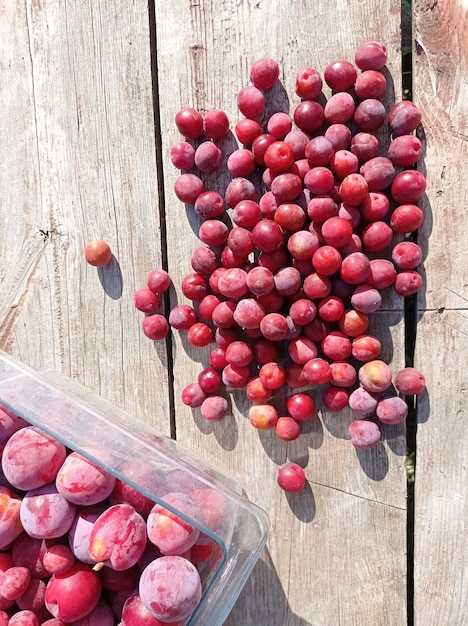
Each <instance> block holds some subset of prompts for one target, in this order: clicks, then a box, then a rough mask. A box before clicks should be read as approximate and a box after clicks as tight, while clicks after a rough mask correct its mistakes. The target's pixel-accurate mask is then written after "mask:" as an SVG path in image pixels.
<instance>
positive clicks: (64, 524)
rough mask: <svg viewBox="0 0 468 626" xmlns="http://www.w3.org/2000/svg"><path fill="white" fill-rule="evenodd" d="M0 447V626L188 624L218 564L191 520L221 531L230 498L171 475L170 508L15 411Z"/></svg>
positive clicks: (1, 421)
mask: <svg viewBox="0 0 468 626" xmlns="http://www.w3.org/2000/svg"><path fill="white" fill-rule="evenodd" d="M0 442H1V445H2V455H1V475H0V479H1V480H0V624H5V625H8V626H9V625H10V624H21V625H22V626H40V625H44V626H45V625H48V626H62V625H64V624H73V625H75V626H85V625H86V626H115V624H119V625H121V626H136V625H141V624H143V625H147V626H164V624H172V625H173V626H174V625H176V626H182V625H183V624H185V623H186V622H187V620H188V618H189V617H190V615H191V614H192V613H193V611H194V609H195V608H196V606H197V605H198V603H199V601H200V598H201V594H202V587H203V584H204V583H203V582H202V581H203V579H204V577H205V578H206V575H207V574H206V572H209V571H210V570H211V571H212V569H213V568H214V567H215V566H216V564H217V563H218V562H219V559H220V556H221V555H220V551H221V548H220V547H219V545H218V544H217V543H216V542H215V541H214V540H213V539H211V538H210V537H208V535H207V534H205V533H204V532H203V531H202V530H201V529H200V528H198V526H196V525H195V523H196V522H195V521H194V523H193V525H192V523H190V521H188V520H197V521H198V522H199V523H200V524H201V528H211V529H212V530H213V532H215V531H216V530H217V529H219V528H220V527H221V525H223V524H225V523H226V516H227V512H226V507H227V505H226V502H225V500H224V497H223V496H222V494H220V493H219V492H217V491H214V490H213V489H211V488H208V487H207V488H194V487H193V486H187V485H185V488H187V492H185V491H184V492H182V491H181V489H182V485H181V480H180V477H174V478H172V477H171V476H170V472H168V473H167V475H165V476H164V480H163V477H161V481H160V482H161V484H160V495H161V497H163V498H164V500H165V501H167V503H168V504H169V505H170V506H172V509H171V510H169V509H166V508H165V507H164V506H163V505H161V504H159V503H156V502H154V501H153V500H150V499H149V498H147V497H146V496H144V495H143V494H142V493H140V492H139V491H137V490H136V489H134V488H133V487H131V486H130V485H129V484H127V483H124V482H123V481H121V480H120V479H118V478H116V477H115V476H113V475H111V474H110V473H108V472H106V471H105V470H104V469H102V468H101V467H100V466H98V465H96V464H94V463H93V462H91V461H90V460H88V459H87V458H85V457H84V456H82V455H80V454H78V453H77V452H71V451H70V450H69V449H67V448H65V446H64V445H63V444H62V443H61V442H59V441H57V440H55V439H53V438H52V437H50V436H49V435H48V434H46V433H45V432H43V431H41V430H40V429H38V428H36V427H34V426H31V425H30V424H29V423H28V422H26V421H25V420H23V419H22V418H21V417H19V416H18V415H16V414H15V413H13V412H12V411H11V410H9V409H8V408H6V407H0ZM173 510H176V511H178V512H179V513H180V515H177V514H175V513H173V512H172V511H173ZM182 516H183V519H182ZM200 567H203V568H204V571H205V574H204V575H203V576H202V575H201V573H200V571H199V570H200Z"/></svg>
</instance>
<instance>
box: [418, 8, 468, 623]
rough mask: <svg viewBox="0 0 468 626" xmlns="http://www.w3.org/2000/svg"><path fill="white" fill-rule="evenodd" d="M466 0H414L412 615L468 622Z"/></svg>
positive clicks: (427, 620)
mask: <svg viewBox="0 0 468 626" xmlns="http://www.w3.org/2000/svg"><path fill="white" fill-rule="evenodd" d="M467 18H468V4H467V3H466V2H465V1H462V0H456V1H455V2H450V1H447V0H446V1H441V2H436V3H434V2H425V1H417V2H415V3H414V26H415V30H414V35H415V41H414V46H415V52H414V76H415V79H414V100H415V102H416V103H417V104H418V106H419V107H420V108H421V110H422V113H423V123H422V127H423V131H422V137H423V138H424V140H425V146H426V151H425V156H424V164H423V167H424V171H425V172H426V173H427V181H428V185H427V194H426V197H425V198H424V200H423V203H422V206H423V209H424V211H425V214H426V219H425V222H424V224H423V227H422V229H421V232H420V235H419V239H420V242H421V245H422V246H423V248H424V250H425V260H424V272H425V279H426V280H425V288H426V289H425V292H424V293H423V294H422V296H421V297H420V298H419V308H420V321H419V324H418V329H417V344H416V364H417V366H418V367H419V368H420V369H421V370H422V371H423V372H424V374H425V376H426V382H427V393H424V395H423V397H422V398H421V399H420V401H419V408H418V430H417V456H416V459H417V461H416V483H415V484H416V487H415V494H416V498H415V547H414V587H415V589H414V611H415V622H414V623H415V625H416V626H421V625H422V624H449V623H450V624H464V623H465V622H466V615H467V611H468V596H467V593H466V562H467V557H468V554H467V543H468V534H467V527H466V520H467V519H468V490H467V484H468V483H467V467H468V438H467V430H466V427H465V418H466V415H467V409H468V404H467V398H466V389H467V387H468V377H467V373H466V366H465V362H466V353H467V348H468V345H467V336H468V325H467V295H468V294H467V285H468V280H467V269H466V259H465V257H466V243H465V235H464V233H465V232H466V228H467V225H468V221H467V216H466V210H465V209H466V204H467V187H466V184H465V171H466V166H467V164H468V151H467V144H466V139H467V137H468V118H467V113H466V98H467V95H468V93H467V75H468V55H467V43H468V27H467Z"/></svg>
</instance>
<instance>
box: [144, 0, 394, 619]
mask: <svg viewBox="0 0 468 626" xmlns="http://www.w3.org/2000/svg"><path fill="white" fill-rule="evenodd" d="M156 23H157V44H158V48H157V50H158V69H159V73H158V81H159V93H160V108H161V132H162V140H163V166H164V172H165V196H166V220H167V226H168V232H169V233H174V232H177V237H170V238H169V241H168V262H169V267H170V271H171V274H172V277H173V281H174V284H175V285H176V287H177V286H180V283H181V281H182V279H183V277H184V276H185V275H186V274H188V273H190V272H191V271H192V270H191V267H190V257H191V255H192V252H193V251H194V249H195V248H196V247H198V245H200V244H199V240H198V239H197V232H198V226H199V222H197V219H196V218H195V217H194V216H193V213H190V210H189V209H188V210H187V213H188V215H187V214H186V209H185V207H184V206H183V205H181V203H180V202H178V200H177V199H176V197H175V195H174V193H173V184H174V181H175V179H176V177H177V175H178V172H177V171H176V170H175V169H174V168H173V167H172V165H171V163H170V160H169V158H168V155H169V150H170V146H171V144H172V143H173V142H174V141H176V140H179V139H180V135H179V134H178V133H177V130H176V128H175V124H174V116H175V114H176V112H177V110H178V109H180V108H182V107H185V106H193V107H195V108H197V109H199V110H200V111H201V112H206V111H207V110H209V109H212V108H216V107H220V108H223V109H224V110H225V111H226V112H227V113H228V116H229V118H230V120H231V128H233V127H234V125H235V123H236V122H237V121H238V119H240V116H239V114H238V112H237V110H236V96H237V92H238V91H239V89H240V88H241V87H243V86H244V85H246V84H248V78H249V68H250V65H251V64H252V63H253V61H255V60H256V59H257V58H259V57H262V56H272V57H274V58H276V59H277V60H278V61H279V62H280V65H281V74H280V80H281V84H282V87H278V88H276V89H275V90H274V95H275V97H276V98H277V99H278V100H277V102H278V101H279V102H280V103H281V105H280V106H281V107H283V109H284V110H287V111H292V109H293V107H294V106H295V105H296V104H297V103H298V101H299V100H298V98H297V97H296V96H295V94H294V79H295V73H296V71H297V70H298V69H299V68H300V67H302V66H304V65H312V66H314V67H316V68H317V69H318V70H319V71H321V72H323V70H324V68H325V66H326V64H327V63H328V62H329V61H331V60H332V59H334V58H339V57H344V58H350V59H352V58H353V51H354V50H355V49H356V47H357V46H358V45H359V43H361V42H363V41H365V40H366V39H370V38H376V37H379V38H382V39H385V40H386V42H387V44H388V47H389V63H388V68H389V72H390V74H389V78H390V76H393V77H394V81H393V82H392V81H391V80H390V91H392V90H394V96H395V97H396V98H399V97H400V93H401V86H400V75H401V74H400V47H401V33H400V3H399V2H389V3H385V5H382V4H381V3H376V2H372V1H365V2H359V3H349V2H341V1H339V2H337V3H335V5H334V6H333V10H332V11H331V10H330V5H329V3H325V2H314V3H298V2H292V1H291V2H270V3H266V2H254V1H253V0H252V1H246V2H241V3H239V2H234V1H233V0H226V1H225V2H222V3H214V2H209V1H208V0H200V1H197V2H195V1H190V2H188V1H182V0H171V1H167V0H164V1H163V0H158V1H157V2H156ZM325 91H326V90H325ZM327 95H329V94H328V93H327ZM235 147H237V143H236V142H235V140H234V138H233V137H231V138H228V139H227V140H225V141H224V142H223V149H224V150H225V151H226V152H227V153H229V152H230V151H232V150H233V149H234V148H235ZM228 181H229V176H226V175H223V174H222V173H221V174H216V176H210V177H209V178H208V179H207V185H208V187H209V188H216V189H221V190H223V189H224V188H225V186H226V184H227V182H228ZM213 186H214V187H213ZM176 302H188V301H187V300H186V299H185V298H184V297H183V295H181V292H180V289H178V288H177V290H176V293H173V300H172V303H173V304H175V303H176ZM390 306H392V307H393V310H391V311H389V312H387V313H384V312H382V313H381V314H380V315H379V316H375V318H374V319H375V321H374V324H375V328H376V329H377V334H379V335H380V336H383V337H384V338H385V345H386V351H388V352H391V350H392V343H393V362H392V367H394V369H395V370H397V369H398V368H399V367H401V365H402V363H403V362H404V355H403V335H402V329H403V325H402V321H401V320H402V303H401V302H399V301H395V300H391V301H390ZM208 353H209V348H206V349H203V350H200V349H198V350H194V349H193V348H191V346H190V345H189V344H188V342H187V341H186V338H185V337H184V336H183V335H179V334H175V335H174V368H175V369H174V372H175V386H174V389H175V398H176V426H177V438H178V440H180V441H181V442H182V443H184V444H185V445H188V446H190V447H191V448H192V449H194V450H196V451H198V452H199V453H200V454H201V455H202V456H204V457H205V458H208V459H210V460H211V461H212V462H213V461H214V463H215V464H216V466H218V467H219V468H220V469H222V470H224V471H226V472H228V473H230V474H232V475H233V476H234V477H236V478H237V479H238V480H239V482H240V483H241V485H242V487H243V488H244V489H245V491H246V492H247V494H248V495H249V496H250V497H251V498H252V499H253V500H254V501H255V502H257V503H258V504H260V505H261V506H263V507H264V508H265V509H266V510H267V511H268V513H269V515H270V517H271V520H272V532H271V536H270V539H269V542H268V550H267V551H266V552H265V554H264V557H263V560H262V562H261V563H259V565H258V567H256V568H255V570H254V574H253V577H252V579H251V580H250V581H249V583H248V587H247V589H246V591H245V593H243V594H242V597H241V598H240V600H239V602H238V603H237V604H236V606H235V608H234V610H233V612H232V613H231V616H230V617H229V618H228V620H227V624H229V625H234V624H241V623H242V624H266V623H268V624H270V623H272V624H275V625H278V626H279V625H280V624H281V625H282V626H283V625H284V626H286V625H287V626H306V625H311V624H313V625H314V626H315V625H317V626H320V625H325V624H327V625H328V624H330V625H332V624H333V625H335V624H346V625H348V624H362V623H372V624H376V625H377V624H394V625H395V626H396V625H398V626H400V625H401V624H403V623H404V622H405V620H406V584H405V580H406V556H405V546H406V500H405V493H406V491H405V471H404V455H405V436H404V429H403V428H399V429H393V432H390V431H389V432H388V434H387V435H386V440H385V441H384V443H383V444H382V446H381V447H379V449H378V450H377V451H375V452H372V453H370V454H363V455H356V452H355V450H354V449H353V448H352V446H351V445H350V442H349V440H348V436H347V433H346V429H347V426H348V424H349V421H350V416H346V415H342V416H332V415H329V414H327V413H324V414H322V413H321V414H320V416H319V417H317V418H315V419H314V420H313V421H311V422H310V423H309V424H307V425H306V427H305V429H304V430H305V432H304V433H303V434H302V435H301V437H300V438H299V439H298V440H297V441H295V442H293V443H291V444H289V445H286V444H285V443H284V442H280V441H279V440H278V439H277V438H276V437H275V435H274V433H272V432H271V431H268V432H255V431H254V430H253V429H252V427H251V426H250V424H249V423H248V420H247V419H246V414H247V410H248V406H249V404H248V402H246V401H245V399H244V394H243V392H235V393H234V394H233V395H232V399H233V403H232V404H233V415H232V416H230V417H228V418H226V420H225V421H224V422H222V423H216V424H211V423H208V422H206V421H205V420H204V419H203V418H202V417H201V416H200V414H199V413H198V412H197V411H193V412H192V411H191V410H188V409H187V408H186V407H184V406H183V405H182V404H181V403H180V400H179V398H180V393H181V391H182V389H183V387H184V386H185V385H186V384H188V383H190V382H192V381H193V380H196V377H197V376H198V373H199V371H200V369H201V368H202V367H203V366H204V365H206V364H207V359H208ZM390 356H391V355H390ZM286 459H289V460H294V461H297V462H299V463H301V464H302V465H304V466H306V473H307V478H308V481H309V486H308V488H307V490H306V491H305V492H304V493H303V494H301V495H298V496H294V497H286V496H285V495H284V494H283V493H280V491H279V489H278V488H277V486H276V484H275V477H276V470H277V467H278V465H279V464H281V463H283V462H284V461H286ZM387 552H390V553H391V557H390V559H391V561H390V562H389V561H387V559H386V558H383V554H387ZM358 581H359V582H358ZM358 587H359V588H360V589H361V590H362V592H363V593H365V598H366V599H365V601H364V595H361V591H359V593H358V592H357V591H356V589H357V588H358ZM364 589H365V592H364Z"/></svg>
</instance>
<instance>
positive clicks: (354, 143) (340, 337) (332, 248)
mask: <svg viewBox="0 0 468 626" xmlns="http://www.w3.org/2000/svg"><path fill="white" fill-rule="evenodd" d="M386 61H387V51H386V47H385V44H384V43H383V42H381V41H369V42H366V43H364V44H363V45H362V46H361V47H359V49H358V50H357V51H356V54H355V58H354V63H352V62H350V61H348V60H346V59H336V60H333V61H331V62H330V63H329V64H328V65H327V67H326V68H325V70H324V72H323V76H321V75H320V73H319V72H318V71H317V70H316V69H315V68H313V67H304V68H301V69H299V71H298V72H297V75H296V82H295V93H296V96H297V97H298V98H299V99H300V102H299V103H298V104H297V105H296V106H295V107H294V109H293V111H292V113H286V112H284V111H277V110H275V111H274V112H273V113H267V111H269V110H270V109H271V108H273V109H274V104H275V103H274V102H273V101H272V98H273V97H274V96H273V94H274V90H272V88H273V87H274V86H275V84H276V82H277V81H278V77H279V74H280V68H279V66H278V63H277V62H276V61H275V60H273V59H271V58H263V59H259V60H258V61H256V62H255V63H254V64H253V66H252V68H251V73H250V80H251V84H250V85H247V86H245V87H243V88H242V89H240V91H239V93H238V96H237V105H238V109H239V112H240V114H241V115H242V116H243V117H242V119H240V120H239V121H238V122H237V123H236V124H235V126H234V133H235V136H236V138H237V140H238V143H239V144H240V147H239V148H238V149H235V150H233V151H232V152H231V153H230V154H228V155H224V156H226V157H227V159H226V161H225V163H226V167H227V169H228V172H229V174H230V178H231V180H230V182H229V184H228V185H227V188H226V189H225V191H224V192H223V193H222V194H221V193H220V192H219V191H217V190H214V189H210V188H206V183H205V181H206V180H207V178H206V176H205V173H211V172H216V171H220V169H219V168H220V167H221V164H222V163H223V154H222V149H221V146H222V143H221V141H220V140H222V139H223V138H224V137H226V136H227V134H228V133H229V132H230V122H229V120H228V118H227V115H226V114H225V113H224V112H223V111H221V110H219V109H216V110H213V111H209V112H208V113H206V114H205V115H204V116H203V115H202V114H201V113H200V112H198V111H196V110H195V109H192V108H184V109H181V110H180V111H179V112H178V113H177V115H176V117H175V123H176V126H177V128H178V130H179V132H180V133H181V135H182V136H183V139H182V140H181V141H178V142H176V143H174V144H173V146H172V148H171V151H170V158H171V161H172V163H173V165H174V166H175V167H176V168H178V169H179V170H181V173H180V175H179V176H178V178H177V180H176V182H175V185H174V191H175V195H176V196H177V198H178V199H179V200H180V201H181V202H184V203H185V204H186V205H189V210H193V211H194V213H195V214H196V215H197V216H198V218H199V221H200V226H199V233H198V235H199V239H200V242H201V244H200V246H199V247H198V248H196V249H195V250H194V252H193V254H192V257H191V270H192V271H191V273H190V274H188V275H187V276H186V277H185V278H184V280H183V282H182V285H181V289H182V293H183V295H184V296H185V297H186V298H187V300H189V301H191V303H190V304H179V305H177V306H175V307H174V308H173V309H172V311H171V312H170V315H169V325H170V326H171V327H172V328H173V329H176V330H179V331H186V332H187V339H188V341H189V343H190V344H192V345H193V346H200V347H203V346H207V345H209V344H210V343H212V342H213V341H214V342H215V343H216V347H214V348H213V349H212V351H211V353H210V355H209V364H208V365H207V366H206V367H205V368H204V369H203V370H202V371H201V372H200V375H199V377H198V380H197V381H194V382H192V383H191V384H189V385H188V386H187V387H186V388H185V389H184V390H183V392H182V401H183V402H184V403H185V404H186V405H188V406H190V407H200V410H201V414H202V415H203V416H204V417H205V418H206V419H207V420H213V421H218V420H221V419H223V418H224V417H225V416H226V415H227V414H228V412H229V403H228V400H227V398H226V396H227V393H226V390H228V391H229V390H232V389H238V388H245V391H246V395H247V397H248V399H249V400H250V401H251V402H252V406H251V408H250V410H249V411H248V418H249V420H250V422H251V423H252V425H253V426H254V427H255V428H258V429H272V428H274V429H275V430H276V433H277V435H278V437H280V438H281V439H284V440H287V441H289V440H293V439H295V438H296V437H298V436H299V434H300V429H301V423H302V422H303V421H306V420H309V419H311V418H312V417H313V416H314V415H315V413H316V406H317V395H319V394H320V399H321V402H322V404H323V407H324V408H325V409H326V410H328V411H340V410H342V409H344V408H345V407H350V409H351V410H352V411H353V413H354V414H355V417H356V419H355V421H354V422H353V423H352V424H351V426H350V429H349V435H350V439H351V442H352V444H353V445H354V446H356V447H357V448H361V449H366V448H369V447H372V446H375V445H376V444H377V443H378V442H379V440H380V429H379V426H378V422H379V421H380V422H382V423H386V424H396V423H398V422H401V421H403V420H404V419H405V418H406V415H407V405H406V402H405V400H404V398H403V397H401V396H399V395H398V392H400V394H401V395H407V394H415V393H419V392H420V391H421V389H422V387H423V386H424V382H423V377H422V374H420V373H418V374H417V376H416V378H417V380H418V382H417V383H416V382H415V384H408V385H405V384H403V385H402V384H401V381H403V380H404V381H406V382H407V381H410V380H411V381H413V378H412V376H411V375H409V374H408V373H407V372H408V370H404V371H403V372H399V373H398V374H397V376H396V379H395V381H393V380H392V372H391V371H390V368H389V366H388V364H386V363H385V362H384V361H383V360H382V358H381V351H382V346H381V342H380V340H379V338H378V337H376V336H374V335H372V334H370V333H369V321H370V316H371V314H372V313H374V312H375V311H378V310H379V308H380V307H381V305H382V296H383V293H384V292H385V291H386V290H394V291H395V292H396V294H398V295H400V296H403V297H408V296H411V295H412V294H415V293H416V292H417V291H418V290H419V289H420V288H421V286H422V277H421V275H420V273H419V272H418V266H419V265H420V263H421V261H422V250H421V248H420V247H419V246H418V244H417V243H415V241H413V238H414V237H413V234H414V233H415V232H416V231H417V229H418V228H419V227H420V226H421V224H422V221H423V218H424V215H423V211H422V210H421V208H420V207H419V206H418V205H417V203H418V201H419V200H420V199H421V198H422V196H423V195H424V193H425V189H426V180H425V177H424V175H423V174H422V173H421V172H420V171H419V170H418V169H417V168H416V166H417V163H418V161H419V160H420V158H421V155H422V144H421V141H420V140H419V138H418V137H417V136H416V134H415V130H416V129H417V128H418V126H419V125H420V122H421V113H420V111H419V110H418V109H417V107H416V106H415V105H414V104H413V103H412V102H410V101H407V100H404V101H401V102H397V103H395V104H393V105H391V106H390V107H389V109H390V110H388V111H387V109H386V107H385V105H384V102H383V99H384V96H385V95H386V91H387V81H386V78H385V72H384V71H383V69H384V67H385V64H386ZM325 86H327V87H328V88H329V90H330V91H331V95H330V97H329V98H328V99H327V100H326V102H325V104H323V101H324V100H325V97H324V94H323V91H322V89H323V87H325ZM388 138H389V139H388ZM258 179H261V185H260V187H259V185H258V184H255V183H254V181H256V180H258ZM405 372H406V373H405ZM421 381H422V383H421ZM421 385H422V386H421ZM280 389H284V390H285V393H286V395H290V397H289V398H288V400H287V407H286V411H287V412H285V413H284V414H283V412H280V413H279V412H278V409H277V407H276V406H275V394H276V393H277V392H278V390H280ZM283 474H284V472H283ZM290 474H291V472H289V474H288V473H287V474H286V475H290ZM279 482H280V485H281V486H282V487H283V488H286V489H287V485H288V480H287V479H286V481H285V480H284V479H281V480H279ZM298 484H302V483H301V482H300V481H299V483H298V482H297V481H296V483H295V485H296V487H297V485H298ZM285 485H286V487H285ZM296 487H293V488H296Z"/></svg>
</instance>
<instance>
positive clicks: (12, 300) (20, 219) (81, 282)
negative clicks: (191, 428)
mask: <svg viewBox="0 0 468 626" xmlns="http://www.w3.org/2000/svg"><path fill="white" fill-rule="evenodd" d="M0 11H1V13H0V18H1V19H0V30H1V37H0V75H1V76H2V83H1V96H0V97H1V101H2V105H3V107H2V108H3V114H2V116H1V120H0V135H1V137H2V141H1V145H0V155H1V161H2V168H1V171H0V190H1V202H2V209H3V215H4V219H6V224H5V234H6V233H8V235H7V236H5V237H3V238H2V246H1V248H0V267H1V268H2V269H1V270H0V271H1V275H0V281H1V291H0V295H1V297H0V312H1V319H0V337H1V345H2V347H3V348H4V349H6V350H8V351H10V352H11V353H12V354H14V355H15V356H18V357H19V358H21V359H22V360H24V361H25V362H27V363H29V364H31V365H33V366H35V367H40V368H55V369H58V370H60V371H62V372H64V373H66V374H67V375H69V376H72V377H73V378H77V379H79V380H80V381H81V382H82V383H84V384H85V385H87V386H89V387H90V388H91V389H92V390H94V391H97V392H99V393H101V394H102V395H103V396H105V397H107V398H109V399H110V400H112V401H114V402H115V403H116V404H117V405H120V406H122V407H123V408H125V409H127V410H129V411H131V412H137V413H138V414H139V415H140V416H141V417H142V418H143V419H146V420H147V421H148V422H151V423H153V424H155V425H157V426H158V428H159V429H160V430H161V431H162V432H165V433H169V432H170V410H169V401H170V396H169V394H168V373H167V355H166V350H165V345H164V343H163V344H161V345H158V346H157V348H155V347H154V346H153V344H152V342H150V341H148V340H147V339H146V337H144V336H143V334H142V332H141V327H140V325H141V320H142V317H143V314H142V313H139V312H138V311H136V310H135V308H134V306H133V302H132V296H133V292H134V291H135V290H136V289H137V288H139V287H142V286H144V285H145V282H146V277H147V275H148V273H149V271H150V270H152V269H153V268H154V267H159V266H160V265H161V263H162V249H161V228H160V213H159V205H158V187H157V183H156V156H155V138H154V122H153V94H152V78H151V62H150V52H151V51H150V37H149V34H150V31H149V17H148V9H147V4H146V3H145V2H134V3H132V4H131V5H129V4H128V3H126V2H120V3H119V2H118V3H117V4H116V3H115V2H107V1H105V0H103V1H99V2H79V3H62V2H39V1H33V0H31V1H28V2H24V3H23V2H14V1H7V2H6V3H2V7H1V9H0ZM93 239H105V240H106V241H108V242H109V244H110V245H111V248H112V250H113V252H114V257H115V258H114V260H113V262H112V263H111V265H110V266H109V267H107V268H105V269H102V270H96V269H95V268H92V267H91V266H88V265H87V264H86V263H85V262H84V258H83V250H84V247H85V245H86V244H87V243H88V242H89V241H91V240H93Z"/></svg>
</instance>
